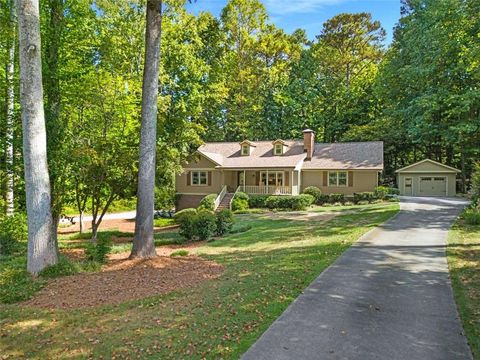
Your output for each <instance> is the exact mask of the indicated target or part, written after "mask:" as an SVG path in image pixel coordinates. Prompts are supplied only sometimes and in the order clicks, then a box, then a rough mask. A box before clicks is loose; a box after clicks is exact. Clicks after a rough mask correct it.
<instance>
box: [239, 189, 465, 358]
mask: <svg viewBox="0 0 480 360" xmlns="http://www.w3.org/2000/svg"><path fill="white" fill-rule="evenodd" d="M464 205H465V202H463V201H461V200H459V199H440V198H413V197H404V198H402V200H401V204H400V207H401V211H400V212H399V213H398V214H397V215H396V216H395V217H393V218H392V219H390V220H389V221H387V222H386V223H385V224H383V225H382V226H379V227H378V228H376V229H374V230H372V231H370V232H369V233H367V234H366V235H364V236H363V237H362V238H361V239H360V240H359V241H358V242H357V243H356V244H355V245H354V246H352V247H351V248H350V249H349V250H347V251H346V252H345V253H344V254H343V255H342V256H341V257H340V258H339V259H338V260H337V261H336V262H335V263H334V264H333V265H331V266H330V267H329V268H328V269H327V270H325V271H324V272H323V273H322V274H321V275H320V276H319V277H318V278H317V279H316V280H315V281H314V282H313V283H312V284H311V285H310V286H309V287H308V288H307V289H306V290H305V291H304V292H303V294H302V295H300V296H299V297H298V298H297V299H296V300H295V301H294V302H293V303H292V304H291V305H290V306H289V307H288V308H287V310H286V311H285V312H284V313H283V314H282V315H281V316H280V317H279V318H278V319H277V320H276V321H275V322H274V323H273V324H272V325H271V326H270V328H269V329H268V330H267V331H266V332H265V333H264V334H263V335H262V336H261V337H260V339H259V340H258V341H257V342H256V343H255V344H254V345H253V346H252V347H251V348H250V349H249V350H248V351H247V352H246V353H245V354H244V356H243V357H242V358H243V359H244V360H247V359H248V360H250V359H252V360H261V359H275V360H281V359H298V360H300V359H302V360H303V359H359V360H360V359H362V360H372V359H381V360H393V359H407V360H417V359H418V360H440V359H445V360H447V359H448V360H453V359H455V360H461V359H472V355H471V352H470V349H469V347H468V345H467V341H466V338H465V336H464V335H463V329H462V326H461V322H460V320H459V317H458V313H457V309H456V305H455V302H454V300H453V293H452V288H451V285H450V281H449V276H448V267H447V260H446V256H445V244H446V238H447V233H448V230H449V228H450V226H451V225H452V223H453V221H454V220H455V218H456V217H457V216H458V214H459V212H460V211H461V209H462V208H463V206H464Z"/></svg>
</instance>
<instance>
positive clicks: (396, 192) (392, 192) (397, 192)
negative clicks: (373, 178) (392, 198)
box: [388, 187, 400, 195]
mask: <svg viewBox="0 0 480 360" xmlns="http://www.w3.org/2000/svg"><path fill="white" fill-rule="evenodd" d="M388 195H400V190H399V189H397V188H393V187H391V188H388Z"/></svg>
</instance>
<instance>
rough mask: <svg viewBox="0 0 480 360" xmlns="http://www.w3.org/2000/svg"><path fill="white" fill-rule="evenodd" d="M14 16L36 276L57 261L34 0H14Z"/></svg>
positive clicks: (29, 265)
mask: <svg viewBox="0 0 480 360" xmlns="http://www.w3.org/2000/svg"><path fill="white" fill-rule="evenodd" d="M17 14H18V28H19V49H20V51H19V55H20V103H21V107H22V126H23V158H24V166H25V191H26V203H27V217H28V257H27V270H28V271H29V272H30V273H32V274H34V275H36V274H38V273H39V272H40V271H42V270H43V269H44V268H45V267H46V266H48V265H53V264H55V263H56V262H57V251H56V248H55V241H54V236H53V234H52V229H53V224H52V214H51V209H50V200H51V199H50V180H49V176H48V166H47V139H46V132H45V114H44V110H43V86H42V60H41V48H40V19H39V8H38V0H17Z"/></svg>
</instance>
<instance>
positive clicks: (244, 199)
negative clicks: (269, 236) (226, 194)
mask: <svg viewBox="0 0 480 360" xmlns="http://www.w3.org/2000/svg"><path fill="white" fill-rule="evenodd" d="M249 199H250V198H249V196H248V195H247V194H245V193H244V192H241V191H238V192H237V193H236V194H235V196H234V198H233V200H232V210H233V211H243V210H247V209H248V207H249Z"/></svg>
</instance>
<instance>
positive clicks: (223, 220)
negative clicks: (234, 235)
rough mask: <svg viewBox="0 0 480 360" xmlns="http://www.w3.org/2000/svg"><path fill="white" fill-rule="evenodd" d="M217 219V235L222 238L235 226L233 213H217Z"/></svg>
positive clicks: (223, 211) (226, 211) (224, 211)
mask: <svg viewBox="0 0 480 360" xmlns="http://www.w3.org/2000/svg"><path fill="white" fill-rule="evenodd" d="M216 217H217V229H216V230H215V235H217V236H222V235H225V234H226V233H229V232H230V231H231V230H232V226H233V213H232V212H231V211H230V210H228V209H224V210H221V211H219V212H217V214H216Z"/></svg>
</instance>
